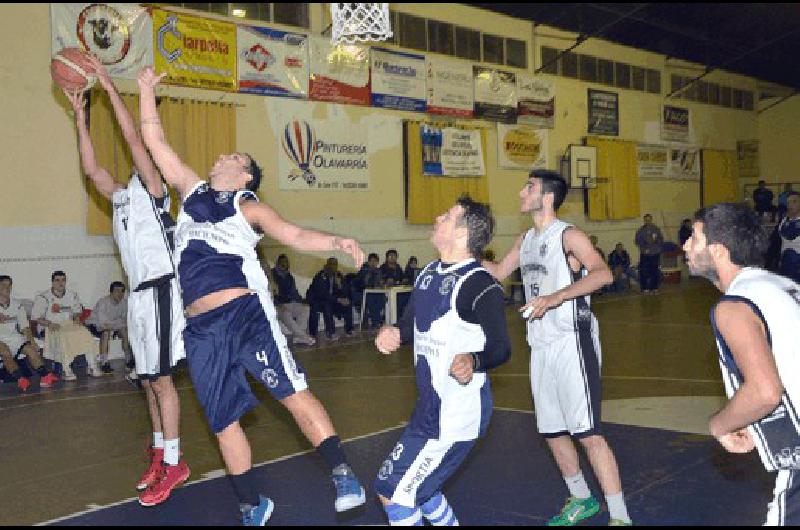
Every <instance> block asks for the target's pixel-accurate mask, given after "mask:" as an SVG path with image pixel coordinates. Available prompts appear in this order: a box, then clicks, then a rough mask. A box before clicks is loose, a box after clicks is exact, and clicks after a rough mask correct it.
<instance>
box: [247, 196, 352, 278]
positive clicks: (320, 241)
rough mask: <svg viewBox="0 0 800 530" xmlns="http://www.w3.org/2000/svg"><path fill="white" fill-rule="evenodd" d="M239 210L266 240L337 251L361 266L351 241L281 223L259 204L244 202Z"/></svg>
mask: <svg viewBox="0 0 800 530" xmlns="http://www.w3.org/2000/svg"><path fill="white" fill-rule="evenodd" d="M241 208H242V213H243V214H244V217H245V219H247V221H248V222H249V223H250V224H251V225H253V226H257V227H258V228H260V229H261V230H262V231H263V232H264V233H265V234H267V235H268V236H270V237H272V238H273V239H277V240H278V241H280V242H281V243H283V244H284V245H287V246H290V247H292V248H293V249H295V250H299V251H301V252H314V251H330V250H333V251H341V252H344V253H345V254H349V255H350V256H352V258H353V260H354V262H355V266H356V267H360V266H361V264H362V263H364V251H363V250H361V246H360V245H359V244H358V241H356V240H354V239H343V238H340V237H338V236H334V235H331V234H326V233H324V232H317V231H316V230H309V229H306V228H300V227H299V226H297V225H293V224H292V223H290V222H288V221H286V220H285V219H283V218H282V217H281V216H280V215H278V214H277V212H275V210H273V209H272V208H270V207H269V206H267V205H266V204H263V203H259V202H255V201H245V202H244V203H242V205H241Z"/></svg>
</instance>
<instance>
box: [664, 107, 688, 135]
mask: <svg viewBox="0 0 800 530" xmlns="http://www.w3.org/2000/svg"><path fill="white" fill-rule="evenodd" d="M661 140H662V141H664V142H681V143H686V142H688V141H689V109H684V108H681V107H673V106H671V105H663V106H662V107H661Z"/></svg>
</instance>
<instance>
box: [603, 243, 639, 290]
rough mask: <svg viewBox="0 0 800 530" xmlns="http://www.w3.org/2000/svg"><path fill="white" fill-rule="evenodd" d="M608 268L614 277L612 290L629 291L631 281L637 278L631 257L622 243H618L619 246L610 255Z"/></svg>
mask: <svg viewBox="0 0 800 530" xmlns="http://www.w3.org/2000/svg"><path fill="white" fill-rule="evenodd" d="M608 267H609V268H610V269H611V274H612V275H613V276H614V283H612V284H611V287H610V290H611V291H616V292H622V291H626V290H628V289H629V288H630V280H631V278H634V277H635V274H634V273H633V270H631V257H630V255H629V254H628V251H627V250H625V246H624V245H623V244H622V243H617V246H616V247H615V248H614V250H613V251H612V252H611V254H609V255H608Z"/></svg>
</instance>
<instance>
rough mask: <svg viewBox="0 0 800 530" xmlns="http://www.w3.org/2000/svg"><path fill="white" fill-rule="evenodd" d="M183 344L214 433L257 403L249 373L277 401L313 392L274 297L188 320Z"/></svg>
mask: <svg viewBox="0 0 800 530" xmlns="http://www.w3.org/2000/svg"><path fill="white" fill-rule="evenodd" d="M267 315H272V318H270V317H268V316H267ZM183 341H184V345H185V347H186V359H187V361H188V365H189V373H190V374H191V377H192V383H194V391H195V393H196V395H197V399H198V400H199V401H200V404H201V405H202V406H203V410H204V411H205V413H206V418H207V419H208V423H209V425H210V426H211V429H212V430H213V431H214V432H215V433H219V432H222V431H223V430H225V428H226V427H228V426H229V425H231V424H232V423H234V422H236V421H238V420H239V418H241V417H242V416H243V415H244V413H245V412H247V411H248V410H250V409H251V408H253V407H255V406H256V405H257V404H258V399H256V397H255V395H253V392H252V390H250V383H249V382H248V381H247V376H246V374H245V371H247V372H250V374H251V375H252V376H253V377H255V378H256V379H258V380H259V381H261V382H262V383H263V384H264V386H266V387H267V389H268V390H269V392H270V394H272V397H274V398H275V399H277V400H281V399H284V398H286V397H289V396H291V395H292V394H294V393H296V392H300V391H302V390H305V389H306V388H308V385H307V384H306V378H305V373H304V372H303V369H302V368H301V367H300V366H299V365H298V364H297V363H296V362H295V360H294V358H293V357H292V353H291V352H290V351H289V347H288V346H287V344H286V339H285V338H284V336H283V334H281V331H280V327H279V325H278V322H277V319H276V318H275V308H274V307H273V306H272V301H271V300H270V299H269V297H262V296H261V295H257V294H253V295H246V296H241V297H239V298H236V299H234V300H231V301H230V302H228V303H227V304H225V305H222V306H220V307H218V308H216V309H213V310H211V311H209V312H207V313H203V314H201V315H198V316H196V317H191V318H187V319H186V329H184V331H183Z"/></svg>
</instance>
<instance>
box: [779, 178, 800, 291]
mask: <svg viewBox="0 0 800 530" xmlns="http://www.w3.org/2000/svg"><path fill="white" fill-rule="evenodd" d="M776 230H777V232H778V234H779V235H780V242H781V247H780V248H781V250H780V266H779V268H778V272H779V273H781V274H783V275H784V276H786V277H787V278H791V279H792V280H794V281H796V282H798V283H800V193H797V192H796V191H793V192H792V193H791V194H790V195H789V197H788V200H787V201H786V217H785V218H784V219H783V220H782V221H781V222H780V224H779V225H778V226H777V227H776Z"/></svg>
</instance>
